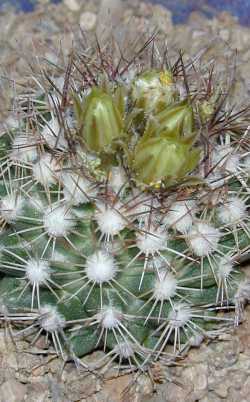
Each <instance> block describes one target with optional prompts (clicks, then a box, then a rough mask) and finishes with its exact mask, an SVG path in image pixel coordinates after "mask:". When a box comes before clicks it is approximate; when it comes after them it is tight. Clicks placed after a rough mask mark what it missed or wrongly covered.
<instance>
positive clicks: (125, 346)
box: [114, 342, 134, 359]
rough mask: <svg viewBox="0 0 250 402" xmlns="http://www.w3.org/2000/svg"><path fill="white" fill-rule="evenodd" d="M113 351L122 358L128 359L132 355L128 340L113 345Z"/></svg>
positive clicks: (131, 347)
mask: <svg viewBox="0 0 250 402" xmlns="http://www.w3.org/2000/svg"><path fill="white" fill-rule="evenodd" d="M114 351H115V353H117V354H118V355H119V356H121V358H123V359H128V358H129V357H132V356H133V355H134V350H133V346H132V345H131V343H129V342H120V343H118V344H117V345H116V346H115V348H114Z"/></svg>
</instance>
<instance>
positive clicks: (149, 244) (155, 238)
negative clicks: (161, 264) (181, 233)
mask: <svg viewBox="0 0 250 402" xmlns="http://www.w3.org/2000/svg"><path fill="white" fill-rule="evenodd" d="M136 245H137V247H138V248H139V249H140V250H141V251H142V252H143V253H144V254H154V253H156V252H158V251H161V250H164V249H165V248H166V246H167V233H166V231H163V230H162V228H161V227H158V228H155V229H150V233H138V234H137V236H136Z"/></svg>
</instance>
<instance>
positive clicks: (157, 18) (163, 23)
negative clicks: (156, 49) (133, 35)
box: [153, 5, 173, 33]
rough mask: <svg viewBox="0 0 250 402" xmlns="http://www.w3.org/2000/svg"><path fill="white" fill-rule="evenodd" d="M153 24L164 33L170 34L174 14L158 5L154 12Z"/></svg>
mask: <svg viewBox="0 0 250 402" xmlns="http://www.w3.org/2000/svg"><path fill="white" fill-rule="evenodd" d="M153 22H154V23H155V24H156V26H157V28H158V29H159V30H161V31H163V32H166V33H168V32H170V31H172V29H173V23H172V13H171V11H169V10H167V9H166V8H165V7H163V6H159V5H156V6H155V7H154V11H153Z"/></svg>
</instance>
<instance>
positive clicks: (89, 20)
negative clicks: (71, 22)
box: [79, 11, 97, 31]
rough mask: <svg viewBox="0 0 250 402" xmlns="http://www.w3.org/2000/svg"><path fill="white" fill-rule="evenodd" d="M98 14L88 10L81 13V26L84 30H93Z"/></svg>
mask: <svg viewBox="0 0 250 402" xmlns="http://www.w3.org/2000/svg"><path fill="white" fill-rule="evenodd" d="M96 20H97V16H96V14H95V13H92V12H90V11H86V12H85V13H82V14H81V15H80V21H79V23H80V27H81V29H82V30H83V31H91V30H92V29H94V28H95V26H96Z"/></svg>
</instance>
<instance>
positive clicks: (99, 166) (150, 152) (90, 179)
mask: <svg viewBox="0 0 250 402" xmlns="http://www.w3.org/2000/svg"><path fill="white" fill-rule="evenodd" d="M180 60H182V58H181V59H180ZM93 66H94V64H93ZM176 66H177V64H175V67H176ZM90 68H91V65H90V66H89V67H88V71H89V69H90ZM93 68H94V67H93ZM128 68H129V67H128ZM125 70H126V69H125ZM125 70H124V69H123V71H125ZM112 71H114V70H112ZM178 71H180V70H178ZM190 74H191V73H190ZM99 75H100V79H99V77H97V79H96V80H95V83H94V84H93V85H92V84H91V83H90V82H89V81H88V83H87V84H86V85H85V86H84V85H82V82H81V80H80V79H79V76H77V73H76V76H74V74H73V73H72V74H71V76H70V78H69V85H71V88H70V90H69V89H68V92H67V96H66V99H63V98H62V93H61V92H60V91H56V89H55V88H54V87H49V86H48V87H47V88H46V89H44V93H43V94H42V95H41V94H38V95H37V96H33V98H29V99H27V101H26V102H25V103H20V105H19V110H16V112H18V113H19V118H18V126H17V127H15V128H9V129H6V130H5V131H4V132H3V133H2V136H1V138H0V143H1V171H0V173H1V182H0V194H1V201H0V218H1V234H0V245H1V246H0V271H1V281H0V296H1V306H2V307H1V311H2V320H3V321H4V320H6V319H8V320H9V322H12V323H13V326H14V335H16V336H20V335H25V334H26V333H29V327H31V328H33V330H34V331H35V335H34V336H35V339H37V337H39V336H40V335H41V334H43V333H47V335H48V336H49V337H50V339H52V342H53V344H54V347H55V349H56V352H57V353H60V354H61V355H62V356H63V357H64V358H67V357H70V358H74V359H75V361H77V363H79V362H80V364H82V365H83V366H84V367H87V365H85V363H84V362H83V361H82V360H81V361H80V360H79V358H80V357H83V356H85V355H86V354H88V353H90V352H91V351H92V350H95V349H104V350H105V351H106V352H107V355H106V356H107V358H108V357H110V358H111V360H112V361H115V360H117V361H119V367H120V366H121V364H124V365H125V366H126V365H127V364H129V365H130V368H131V369H134V368H139V369H141V370H146V369H147V367H148V365H149V364H150V363H151V361H153V360H155V359H158V358H160V359H163V360H165V361H167V362H172V361H173V359H175V357H177V356H179V355H180V354H181V353H182V352H183V351H184V350H185V349H186V348H187V347H188V346H192V345H193V344H196V343H197V342H196V340H197V339H198V338H199V339H200V338H203V337H205V336H209V334H211V333H213V334H215V333H216V331H219V330H220V328H221V326H228V324H230V323H233V322H234V318H233V317H232V316H230V317H228V316H226V315H225V316H220V317H218V316H217V315H216V312H217V310H220V308H221V309H223V310H225V308H227V307H228V308H229V307H232V306H236V316H237V320H236V321H239V319H240V317H239V314H240V313H241V307H242V302H244V300H245V299H246V298H247V296H246V294H247V292H248V290H247V289H248V286H249V285H248V283H247V282H246V281H245V280H244V275H243V273H242V272H240V269H239V261H240V258H241V256H242V255H243V254H246V253H247V251H248V249H249V243H250V241H249V239H250V226H249V216H248V212H249V173H250V169H249V166H250V163H249V160H250V156H249V155H250V153H249V152H250V151H249V149H250V148H249V133H248V128H247V127H246V125H245V123H246V122H245V121H244V124H242V130H240V132H239V130H238V129H237V131H236V130H235V129H234V125H233V124H232V125H231V126H230V125H228V126H226V124H225V125H223V124H224V122H225V121H226V118H228V119H230V116H231V115H232V112H231V111H229V112H227V111H226V110H220V111H218V110H217V104H219V103H220V102H221V98H220V96H219V95H218V96H217V97H214V96H212V95H209V94H208V93H207V92H206V88H200V86H199V85H197V87H199V90H198V89H197V88H196V87H195V83H194V82H193V81H192V88H191V89H190V91H187V90H186V92H185V91H184V92H185V94H184V95H183V86H184V83H185V84H186V80H187V79H188V77H187V75H186V74H181V73H178V74H177V73H176V69H175V70H174V69H173V71H170V70H168V69H164V68H162V67H161V69H160V68H159V69H151V70H150V69H148V68H147V67H145V71H144V72H143V73H139V72H138V73H135V74H134V77H133V78H132V79H129V80H128V79H125V78H124V77H123V75H119V69H116V76H112V77H110V75H109V74H107V71H106V70H105V68H104V69H103V71H102V73H100V74H99ZM206 78H207V76H206V72H205V73H204V77H203V81H202V82H203V83H204V82H206ZM210 85H211V83H210ZM180 88H182V90H180ZM183 96H184V99H183ZM210 103H211V104H210ZM208 106H209V107H208ZM215 111H216V112H215ZM227 113H228V114H227ZM216 119H217V123H216ZM225 127H226V128H225ZM237 127H238V126H237ZM29 322H30V325H29ZM25 326H26V327H25ZM33 341H34V340H33ZM105 364H106V360H105V358H104V359H101V360H100V361H98V362H96V363H95V364H93V367H92V369H93V368H97V367H99V366H102V365H105Z"/></svg>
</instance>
